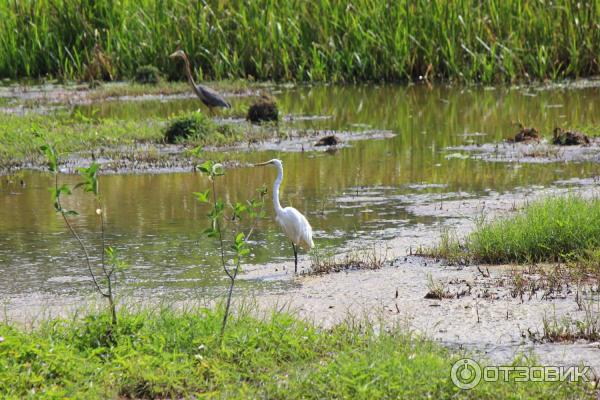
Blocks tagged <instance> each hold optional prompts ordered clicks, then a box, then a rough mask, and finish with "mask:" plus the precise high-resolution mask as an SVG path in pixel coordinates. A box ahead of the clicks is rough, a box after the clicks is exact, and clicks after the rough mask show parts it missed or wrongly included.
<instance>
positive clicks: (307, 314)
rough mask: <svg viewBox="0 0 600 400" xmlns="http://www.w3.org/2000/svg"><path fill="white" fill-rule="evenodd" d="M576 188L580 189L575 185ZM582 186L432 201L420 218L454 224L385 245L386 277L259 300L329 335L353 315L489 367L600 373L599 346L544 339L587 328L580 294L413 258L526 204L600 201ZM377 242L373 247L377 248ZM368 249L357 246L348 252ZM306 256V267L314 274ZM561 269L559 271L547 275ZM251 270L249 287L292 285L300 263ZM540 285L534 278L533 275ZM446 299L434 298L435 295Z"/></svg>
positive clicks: (315, 279)
mask: <svg viewBox="0 0 600 400" xmlns="http://www.w3.org/2000/svg"><path fill="white" fill-rule="evenodd" d="M570 183H571V184H572V183H574V182H570ZM577 183H579V184H580V185H578V186H576V187H568V188H567V187H564V186H563V187H561V185H560V184H559V185H557V186H554V187H550V188H544V189H540V188H538V189H533V188H523V189H522V190H519V191H515V192H512V193H504V194H498V193H491V194H489V195H488V196H484V197H482V198H473V199H468V198H465V199H460V200H449V201H445V202H444V203H443V205H442V206H441V207H440V203H439V202H438V201H437V200H436V199H435V198H432V199H430V200H429V201H425V202H422V201H421V202H419V204H415V205H414V206H412V209H413V212H415V213H418V214H421V215H431V216H438V217H451V218H448V219H446V220H444V222H443V223H441V225H439V226H434V227H427V226H422V227H418V226H417V227H415V229H413V230H410V231H407V232H405V233H404V234H401V235H399V236H398V237H397V238H394V239H391V240H386V241H380V242H378V243H377V246H378V247H380V248H385V249H386V250H385V251H386V253H387V255H388V261H387V262H386V263H385V266H384V267H382V268H381V269H377V270H354V271H346V272H339V273H332V274H327V275H317V276H313V275H305V276H301V277H299V278H295V279H294V282H295V283H296V285H295V286H294V287H293V288H292V289H290V290H288V291H286V292H285V293H277V294H269V295H265V296H261V297H259V301H260V302H261V303H262V304H264V305H265V306H272V305H273V304H277V305H278V306H279V307H281V306H287V307H289V308H290V309H291V310H293V311H295V312H297V313H299V314H300V315H301V316H303V317H304V318H306V319H308V320H311V321H314V322H316V323H317V324H320V325H323V326H331V325H334V324H336V323H340V322H343V321H345V320H346V319H347V318H348V316H354V317H356V318H360V317H368V318H370V319H372V320H375V321H377V320H378V319H381V320H383V321H384V322H385V324H386V325H389V326H396V325H399V326H401V327H403V328H405V329H406V330H408V331H410V332H413V333H415V334H418V335H424V336H425V337H428V338H432V339H434V340H436V341H439V342H441V343H443V344H444V345H448V346H450V347H452V348H455V349H462V350H464V351H465V352H467V353H468V352H475V353H476V354H479V355H482V356H484V358H486V359H488V360H489V361H490V362H496V363H510V362H512V361H513V360H514V358H515V357H518V356H525V357H533V358H532V360H537V361H538V362H539V363H540V364H542V365H580V364H584V365H590V366H592V367H594V369H595V371H597V372H600V343H598V342H588V341H585V340H578V341H575V342H569V341H565V342H552V343H549V342H547V341H545V340H540V337H541V336H542V334H543V325H544V320H545V319H546V320H547V321H561V320H562V319H564V318H569V319H572V320H584V319H585V317H586V315H585V311H584V310H582V309H580V307H579V306H578V296H579V297H581V296H587V294H582V293H588V294H589V291H590V290H591V289H590V288H583V289H581V290H582V291H577V290H576V289H575V287H571V288H566V287H565V288H563V290H560V291H555V292H553V293H552V294H551V295H548V294H547V293H545V291H544V290H538V291H535V292H526V293H524V294H523V293H521V294H520V295H519V294H518V293H517V292H518V290H517V289H516V288H515V285H514V281H513V278H512V276H513V274H515V273H522V272H523V271H528V270H530V269H531V266H525V265H500V266H494V265H447V264H445V263H444V262H443V261H441V260H436V259H432V258H427V257H419V256H414V255H410V253H411V251H412V252H414V249H416V248H418V247H419V246H431V245H432V244H433V243H434V242H433V241H432V238H434V237H439V233H440V231H441V229H443V228H444V227H446V228H448V227H450V228H452V229H455V230H456V231H457V233H458V234H459V235H466V234H467V233H468V232H470V231H471V230H472V228H473V227H474V225H475V219H476V218H477V217H479V216H480V215H481V214H482V213H486V214H487V215H489V216H491V217H493V216H499V217H501V216H507V215H510V214H511V213H514V212H516V211H517V210H519V209H521V208H522V207H523V206H525V205H526V204H527V203H529V202H532V201H535V200H536V199H540V198H543V197H546V196H550V195H552V196H558V195H567V194H570V193H577V194H579V195H581V196H583V197H588V198H592V197H597V196H598V195H600V189H598V188H597V187H596V186H595V185H594V182H593V180H589V181H581V182H577ZM372 245H373V242H369V244H368V245H367V246H372ZM361 246H362V247H364V246H365V243H364V242H361V241H356V242H354V243H349V244H348V245H347V246H346V247H347V248H346V251H350V249H352V248H357V247H361ZM307 263H308V259H307V258H306V257H305V258H304V259H303V260H302V264H304V265H306V264H307ZM546 267H547V268H554V266H553V265H548V266H546ZM266 269H268V271H265V268H264V266H262V267H259V266H257V267H256V268H251V269H249V270H248V271H247V274H246V275H245V279H261V278H262V277H264V278H266V279H277V278H279V279H293V278H291V272H290V271H293V264H289V263H288V265H287V268H285V269H284V268H282V266H281V265H273V266H269V268H266ZM527 276H529V277H530V278H532V279H535V273H533V272H532V273H531V274H530V275H527ZM432 290H433V291H435V290H438V291H440V292H441V293H443V296H441V298H435V297H436V296H432V295H431V292H432Z"/></svg>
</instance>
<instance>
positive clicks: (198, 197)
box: [193, 190, 210, 203]
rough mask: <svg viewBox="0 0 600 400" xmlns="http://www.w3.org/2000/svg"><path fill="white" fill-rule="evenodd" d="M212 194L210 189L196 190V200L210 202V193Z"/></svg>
mask: <svg viewBox="0 0 600 400" xmlns="http://www.w3.org/2000/svg"><path fill="white" fill-rule="evenodd" d="M209 194H210V190H206V191H204V192H194V193H193V195H194V196H196V200H198V201H199V202H200V203H209V202H210V201H209V199H208V195H209Z"/></svg>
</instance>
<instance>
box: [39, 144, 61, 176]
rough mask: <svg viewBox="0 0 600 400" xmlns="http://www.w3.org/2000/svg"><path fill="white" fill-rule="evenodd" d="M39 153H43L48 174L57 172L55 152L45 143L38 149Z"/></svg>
mask: <svg viewBox="0 0 600 400" xmlns="http://www.w3.org/2000/svg"><path fill="white" fill-rule="evenodd" d="M40 151H41V152H42V153H44V155H45V157H46V162H47V164H48V170H49V171H50V172H54V173H56V172H58V156H57V155H56V150H55V149H54V147H52V146H51V145H50V144H48V143H46V144H44V145H43V146H41V147H40Z"/></svg>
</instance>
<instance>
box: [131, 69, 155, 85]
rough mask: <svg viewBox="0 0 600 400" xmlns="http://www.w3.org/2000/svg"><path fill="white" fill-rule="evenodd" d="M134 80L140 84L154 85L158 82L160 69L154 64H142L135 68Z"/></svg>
mask: <svg viewBox="0 0 600 400" xmlns="http://www.w3.org/2000/svg"><path fill="white" fill-rule="evenodd" d="M135 81H136V82H137V83H140V84H142V85H156V84H158V83H159V82H160V71H159V70H158V68H156V67H155V66H154V65H142V66H140V67H138V68H137V69H136V70H135Z"/></svg>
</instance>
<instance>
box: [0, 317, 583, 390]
mask: <svg viewBox="0 0 600 400" xmlns="http://www.w3.org/2000/svg"><path fill="white" fill-rule="evenodd" d="M256 315H257V314H256V313H254V312H251V311H249V309H248V308H246V310H243V309H239V310H238V311H237V312H236V313H235V317H233V318H232V319H231V321H230V323H229V325H228V329H227V331H226V334H225V338H224V341H223V345H222V346H219V345H218V335H219V328H220V323H221V318H222V314H221V312H220V311H218V310H217V311H215V310H209V309H203V308H190V309H187V310H179V311H174V310H173V309H171V308H168V307H162V308H160V309H159V310H153V311H150V310H136V311H127V312H121V315H120V318H119V321H120V323H119V325H118V327H117V328H116V329H115V330H113V331H112V333H111V334H110V335H109V334H108V333H107V327H108V326H109V317H108V315H104V314H88V315H87V316H84V317H82V318H73V319H53V320H49V321H45V322H43V323H41V324H40V325H39V326H38V327H37V328H35V329H33V330H25V329H21V328H17V327H15V326H11V325H7V324H0V336H2V338H3V340H2V341H0V395H1V396H2V397H4V398H30V397H35V398H123V397H125V398H181V397H183V398H187V397H191V396H200V397H208V398H276V399H278V398H280V399H284V398H285V399H295V398H298V399H299V398H303V399H318V398H356V399H372V398H390V399H391V398H425V397H428V398H451V397H452V398H454V397H463V398H557V397H559V398H567V397H572V398H582V397H585V396H589V397H590V398H591V396H592V393H591V391H590V389H589V388H588V387H587V386H585V385H583V384H564V383H563V384H559V383H537V382H536V383H532V382H525V383H515V382H509V383H501V382H499V383H481V384H480V385H479V386H477V388H475V389H474V390H471V391H467V392H463V391H461V390H460V389H458V388H456V387H455V386H454V385H453V384H452V382H451V380H450V368H451V365H452V362H453V361H455V360H456V359H458V358H459V356H458V355H454V354H452V353H450V352H449V351H448V350H446V349H445V348H443V347H441V346H439V345H438V344H435V343H433V342H430V341H427V340H423V339H418V338H415V337H409V336H408V335H406V334H404V333H401V332H400V331H398V330H394V329H393V330H381V329H379V328H380V327H379V326H375V325H372V324H369V323H367V322H364V321H361V322H360V323H358V321H354V323H352V322H351V321H350V320H349V321H347V322H346V323H344V324H341V325H339V326H336V327H334V328H332V329H326V330H323V329H319V328H318V327H316V326H314V325H312V324H309V323H306V322H303V321H301V320H298V319H296V318H294V317H293V316H291V315H289V314H285V313H272V314H271V315H268V316H266V317H257V316H256ZM378 331H380V333H376V332H378Z"/></svg>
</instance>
